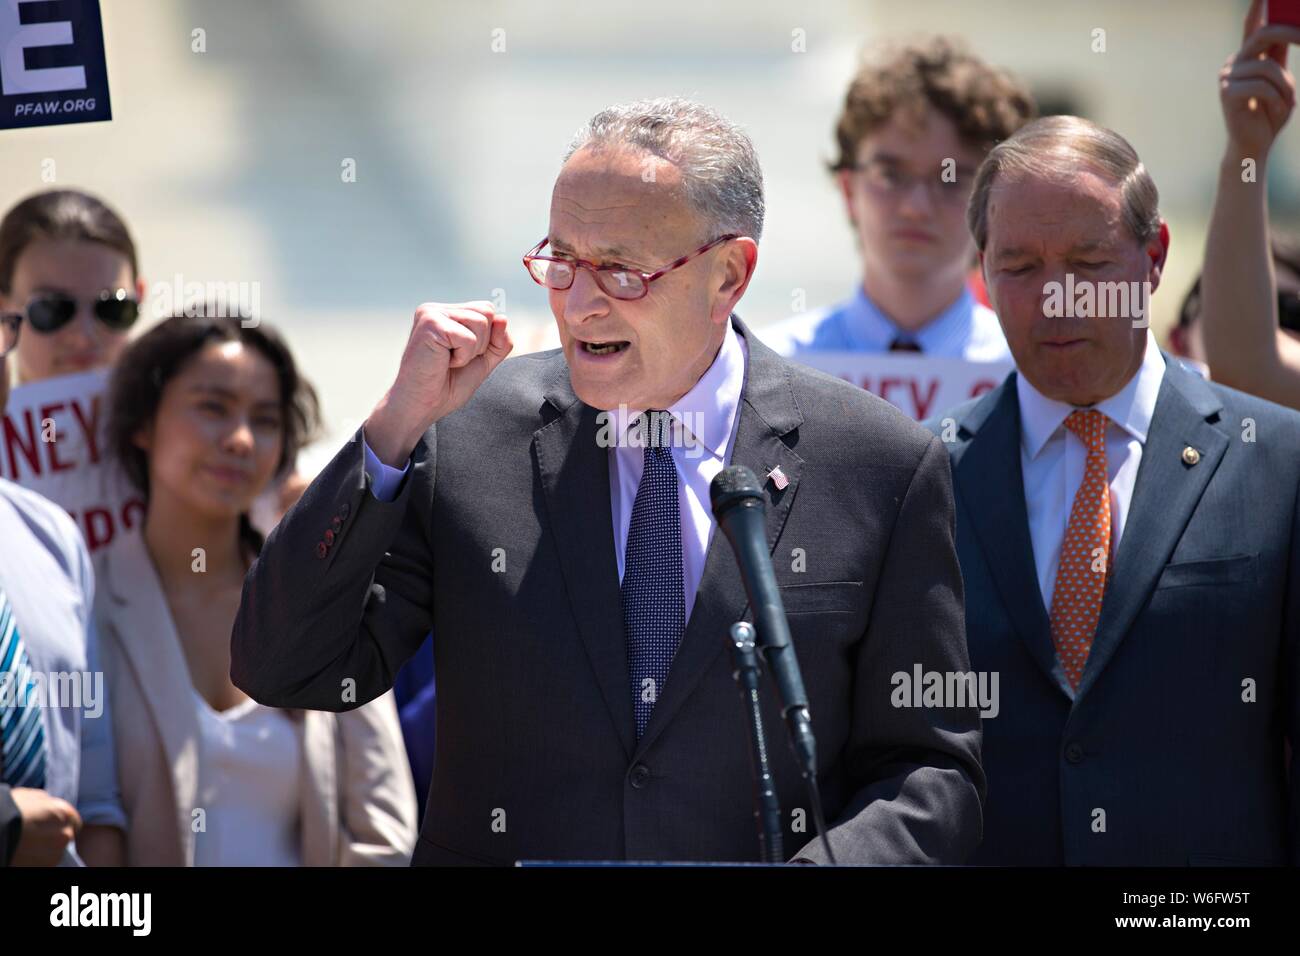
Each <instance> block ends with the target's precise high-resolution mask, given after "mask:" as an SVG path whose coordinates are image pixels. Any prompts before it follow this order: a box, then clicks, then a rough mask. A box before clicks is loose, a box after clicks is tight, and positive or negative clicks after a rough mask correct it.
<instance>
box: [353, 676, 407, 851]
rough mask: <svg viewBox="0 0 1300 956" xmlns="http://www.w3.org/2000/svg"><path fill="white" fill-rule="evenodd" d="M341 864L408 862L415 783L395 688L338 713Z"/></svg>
mask: <svg viewBox="0 0 1300 956" xmlns="http://www.w3.org/2000/svg"><path fill="white" fill-rule="evenodd" d="M337 719H338V731H339V739H340V744H341V749H342V754H341V757H342V759H341V760H340V761H339V776H340V780H339V823H340V826H341V827H342V830H343V833H342V839H341V840H340V854H341V856H340V859H339V865H340V866H408V865H409V864H410V862H411V854H412V853H414V852H415V830H416V828H415V817H416V804H415V784H414V782H413V781H412V779H411V768H410V767H409V766H408V764H407V761H406V751H405V749H404V747H403V745H402V728H401V725H400V724H399V723H398V720H397V705H396V703H395V701H394V699H393V695H392V693H391V692H389V693H386V694H384V695H383V696H381V697H379V698H377V699H376V700H372V701H371V702H370V703H369V704H366V706H364V707H358V708H357V709H356V710H353V711H349V712H348V713H346V714H339V716H338V718H337Z"/></svg>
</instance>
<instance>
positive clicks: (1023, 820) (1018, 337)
mask: <svg viewBox="0 0 1300 956" xmlns="http://www.w3.org/2000/svg"><path fill="white" fill-rule="evenodd" d="M1157 198H1158V197H1157V192H1156V189H1155V185H1154V184H1153V183H1152V182H1151V179H1150V176H1149V175H1148V173H1147V172H1146V170H1145V168H1144V167H1143V166H1142V164H1141V162H1140V160H1139V159H1138V156H1137V154H1136V153H1134V151H1133V149H1132V147H1131V146H1129V144H1128V143H1127V142H1125V141H1124V140H1123V139H1122V138H1121V137H1119V136H1118V135H1116V134H1115V133H1113V132H1111V131H1109V130H1105V129H1102V128H1100V127H1097V126H1095V125H1094V124H1091V123H1089V122H1087V121H1084V120H1080V119H1076V118H1074V117H1052V118H1050V119H1045V120H1039V121H1036V122H1034V123H1031V124H1029V125H1028V126H1026V127H1024V128H1023V129H1022V130H1021V131H1019V132H1018V133H1017V134H1016V135H1015V136H1013V137H1011V138H1010V139H1008V140H1006V141H1005V142H1003V143H1002V144H1000V145H999V146H998V147H997V148H995V149H994V150H993V152H992V153H991V154H990V155H989V157H988V159H987V160H986V162H985V164H984V165H983V166H981V168H980V170H979V172H978V174H977V177H976V182H975V186H974V189H973V192H972V198H971V203H970V208H969V216H968V218H969V222H970V225H971V229H972V232H973V233H974V234H975V239H976V244H977V246H978V248H979V249H980V252H981V259H982V263H983V268H984V273H985V277H986V279H987V282H988V289H989V294H990V296H991V297H992V299H993V303H994V306H995V308H996V310H997V312H998V316H999V319H1000V321H1001V323H1002V327H1003V329H1004V331H1005V332H1006V336H1007V341H1008V342H1009V343H1010V345H1011V349H1012V352H1013V354H1014V355H1015V359H1016V364H1017V368H1018V371H1017V372H1013V373H1012V374H1011V375H1010V376H1009V377H1008V378H1007V379H1006V380H1005V381H1004V382H1003V383H1002V385H1001V386H1000V387H998V388H997V389H995V390H994V391H992V392H990V393H988V394H986V395H984V396H982V397H980V398H978V399H975V400H973V401H971V402H968V403H967V404H965V405H964V406H962V407H960V408H958V409H956V410H954V411H952V412H950V413H948V414H947V415H943V416H940V417H939V418H937V419H935V420H933V421H932V422H930V423H928V424H929V425H930V427H931V428H932V429H933V430H934V431H936V432H937V433H938V434H939V435H940V436H941V437H942V438H944V439H945V441H946V442H947V443H948V448H949V452H950V454H951V456H952V462H953V472H954V483H955V486H956V498H957V545H958V554H959V556H960V559H961V568H962V576H963V579H964V581H965V586H966V620H967V621H968V622H969V627H968V642H969V647H970V654H971V660H972V665H973V666H974V667H975V669H976V670H977V672H982V671H993V672H997V673H998V674H999V675H1000V688H1001V693H1002V699H1001V701H1000V705H1001V706H1000V711H999V713H998V715H997V716H996V717H995V718H993V719H988V720H985V721H984V752H983V753H984V766H985V769H986V772H987V773H988V780H989V790H988V803H987V806H986V810H985V817H984V821H985V822H984V841H983V844H982V845H981V846H980V848H979V850H978V852H977V853H976V855H975V856H974V857H973V859H972V862H975V863H983V864H998V865H1008V864H1011V865H1019V864H1024V865H1060V864H1076V865H1142V866H1151V865H1156V866H1184V865H1188V864H1219V865H1234V864H1244V865H1250V864H1282V863H1291V864H1295V863H1297V862H1300V852H1298V850H1297V841H1296V835H1297V834H1296V823H1297V818H1298V815H1300V792H1298V791H1297V786H1296V777H1295V765H1294V762H1293V763H1292V764H1291V768H1290V771H1289V776H1290V779H1289V781H1288V767H1287V764H1286V759H1287V758H1286V746H1285V744H1286V742H1287V741H1290V743H1291V745H1292V747H1294V745H1295V741H1296V739H1297V734H1298V732H1300V693H1298V689H1297V678H1298V677H1300V656H1298V655H1300V550H1298V549H1300V505H1298V502H1297V494H1298V492H1300V415H1297V414H1296V413H1294V412H1292V411H1289V410H1287V409H1284V408H1281V407H1280V406H1277V405H1273V404H1271V403H1269V402H1265V401H1262V400H1260V399H1257V398H1253V397H1251V396H1249V395H1245V394H1243V393H1241V392H1238V391H1234V390H1232V389H1229V388H1224V387H1222V386H1219V385H1214V384H1211V383H1208V382H1206V381H1205V380H1203V379H1202V378H1201V377H1200V376H1199V375H1197V374H1195V373H1194V372H1192V371H1190V370H1189V369H1187V368H1185V367H1183V366H1182V365H1180V364H1179V362H1178V361H1177V360H1176V359H1174V358H1171V357H1168V356H1165V355H1163V354H1162V353H1161V352H1160V350H1159V349H1158V348H1157V347H1156V344H1155V341H1154V337H1153V336H1152V335H1151V332H1150V329H1149V328H1148V327H1147V322H1146V321H1145V318H1146V316H1145V301H1146V292H1147V291H1149V290H1151V289H1154V288H1155V287H1156V286H1157V285H1158V283H1159V280H1160V274H1161V271H1162V270H1163V267H1164V263H1165V256H1166V253H1167V250H1168V243H1169V232H1168V228H1167V226H1166V225H1165V223H1164V221H1163V220H1161V219H1160V216H1159V211H1158V208H1157ZM1129 283H1133V284H1134V285H1133V286H1130V285H1128V284H1129ZM1142 283H1148V285H1147V286H1146V287H1143V286H1142V285H1141V284H1142ZM1121 284H1122V285H1121ZM1134 287H1136V290H1137V291H1139V292H1140V293H1141V295H1140V297H1138V298H1134V297H1132V296H1130V299H1129V301H1130V303H1131V305H1132V307H1131V308H1130V309H1129V310H1128V311H1127V312H1126V311H1125V310H1124V309H1123V308H1119V309H1111V308H1109V306H1111V305H1114V304H1115V303H1117V302H1118V303H1120V304H1121V305H1122V302H1121V298H1122V297H1121V296H1120V295H1119V293H1120V292H1123V291H1124V290H1125V289H1130V290H1131V289H1134ZM1063 293H1064V296H1063ZM1089 299H1091V301H1092V305H1089ZM1103 301H1104V302H1106V303H1107V305H1106V306H1103V305H1102V304H1101V303H1103Z"/></svg>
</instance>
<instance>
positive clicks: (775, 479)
mask: <svg viewBox="0 0 1300 956" xmlns="http://www.w3.org/2000/svg"><path fill="white" fill-rule="evenodd" d="M767 477H768V479H769V480H770V481H771V482H772V484H774V485H776V490H777V491H784V490H785V486H786V485H788V484H790V479H789V478H787V477H786V476H785V472H784V471H782V470H781V466H780V465H777V466H776V467H775V468H773V469H772V470H771V471H769V472H768V473H767Z"/></svg>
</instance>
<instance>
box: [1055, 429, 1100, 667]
mask: <svg viewBox="0 0 1300 956" xmlns="http://www.w3.org/2000/svg"><path fill="white" fill-rule="evenodd" d="M1107 421H1108V419H1107V418H1106V416H1105V415H1104V414H1103V413H1101V412H1099V411H1095V410H1093V409H1088V410H1086V411H1074V412H1071V413H1070V416H1069V417H1068V418H1067V419H1066V420H1065V427H1066V428H1068V429H1069V430H1070V431H1072V432H1074V434H1076V435H1078V436H1079V439H1080V441H1082V442H1083V444H1084V445H1085V446H1086V447H1087V449H1088V461H1087V463H1086V464H1085V465H1084V469H1083V481H1081V482H1080V483H1079V490H1078V492H1077V493H1076V494H1075V496H1074V507H1073V508H1071V509H1070V521H1069V524H1068V525H1066V528H1065V539H1064V540H1063V541H1062V542H1061V563H1060V565H1059V566H1058V567H1057V569H1056V587H1055V589H1054V590H1053V591H1052V611H1051V616H1050V622H1051V629H1052V643H1053V644H1054V645H1055V646H1056V655H1057V657H1058V658H1060V661H1061V666H1062V667H1063V668H1064V669H1065V676H1066V678H1067V679H1068V680H1069V682H1070V686H1071V687H1073V688H1076V689H1077V688H1078V686H1079V678H1081V677H1082V676H1083V666H1084V664H1086V663H1087V661H1088V652H1089V651H1090V650H1092V638H1093V635H1094V633H1095V632H1096V630H1097V619H1098V618H1100V617H1101V599H1102V597H1103V595H1104V594H1105V592H1106V580H1107V578H1108V577H1109V575H1110V484H1109V482H1108V481H1107V479H1106V423H1107Z"/></svg>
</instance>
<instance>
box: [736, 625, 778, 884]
mask: <svg viewBox="0 0 1300 956" xmlns="http://www.w3.org/2000/svg"><path fill="white" fill-rule="evenodd" d="M728 643H729V644H730V645H731V653H732V660H733V661H734V662H735V670H733V671H732V672H731V674H732V677H734V678H735V679H736V686H737V687H738V688H739V689H740V698H741V700H742V701H743V703H744V707H745V716H746V718H747V720H748V724H749V743H750V751H749V758H750V759H749V763H750V770H751V772H752V774H753V777H754V821H755V822H756V823H757V825H758V851H759V859H761V860H762V861H763V862H764V863H784V862H785V851H784V849H783V847H782V842H783V840H782V829H781V806H780V803H779V802H778V801H777V796H776V780H775V778H774V777H773V776H772V770H771V768H770V767H769V766H768V762H767V736H766V735H765V734H764V732H763V712H762V709H761V707H760V706H759V696H758V674H759V665H758V654H757V653H756V651H755V648H754V627H753V625H751V624H747V623H745V622H744V621H739V622H737V623H735V624H733V625H731V634H730V637H729V639H728Z"/></svg>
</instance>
